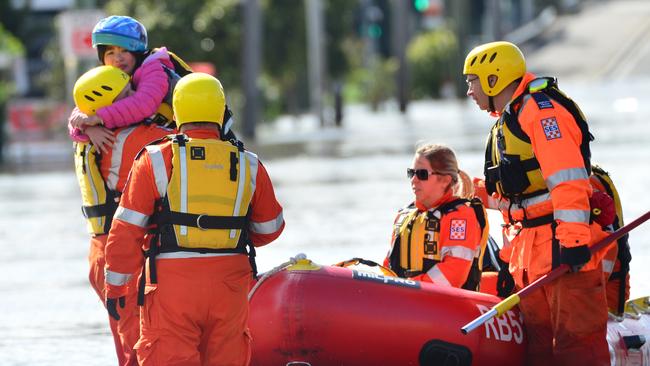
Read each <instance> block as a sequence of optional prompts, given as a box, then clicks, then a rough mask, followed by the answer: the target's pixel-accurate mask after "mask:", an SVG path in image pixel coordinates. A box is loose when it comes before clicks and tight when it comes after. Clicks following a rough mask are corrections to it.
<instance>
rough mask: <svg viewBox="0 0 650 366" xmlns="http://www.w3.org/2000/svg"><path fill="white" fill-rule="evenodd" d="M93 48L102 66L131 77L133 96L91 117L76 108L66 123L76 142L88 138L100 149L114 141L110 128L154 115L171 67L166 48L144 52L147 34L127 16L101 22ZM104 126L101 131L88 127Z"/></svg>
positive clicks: (96, 27)
mask: <svg viewBox="0 0 650 366" xmlns="http://www.w3.org/2000/svg"><path fill="white" fill-rule="evenodd" d="M92 43H93V47H96V48H97V53H98V57H99V60H100V61H101V63H102V64H104V65H110V66H115V67H117V68H119V69H121V70H122V71H124V72H125V73H127V74H129V75H131V76H132V84H133V87H134V88H135V93H133V94H132V95H131V96H129V97H127V98H124V99H122V100H120V101H118V102H115V103H113V104H112V105H110V106H107V107H103V108H100V109H99V110H97V111H96V114H95V115H93V116H87V115H86V114H84V113H82V112H81V111H79V109H77V108H75V109H74V110H73V112H72V114H71V116H70V118H69V120H68V128H69V130H70V136H71V137H72V139H73V140H75V141H88V140H89V139H90V141H91V142H93V144H95V145H96V146H97V147H98V148H99V149H100V150H105V148H107V147H108V146H110V143H112V142H113V135H112V133H111V131H109V130H112V129H115V128H119V127H124V126H128V125H132V124H135V123H139V122H141V121H143V120H144V119H146V118H148V117H151V116H153V115H154V114H155V113H156V111H157V110H158V108H159V107H160V104H161V103H162V102H163V100H164V98H165V96H166V95H167V93H168V92H169V91H170V90H169V89H170V85H169V76H168V74H167V72H168V71H166V70H165V68H167V69H168V70H170V71H171V72H173V71H172V70H174V65H173V64H172V61H171V59H170V56H169V54H168V52H167V49H166V48H164V47H163V48H160V49H158V50H156V51H155V52H150V51H148V50H147V31H146V29H145V28H144V26H143V25H142V24H140V22H138V21H137V20H135V19H133V18H131V17H127V16H115V15H114V16H110V17H108V18H104V19H102V20H100V21H99V22H98V23H97V25H96V26H95V28H94V29H93V33H92ZM97 125H103V126H104V128H101V127H97V128H89V127H90V126H97Z"/></svg>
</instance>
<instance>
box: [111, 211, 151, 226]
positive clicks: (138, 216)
mask: <svg viewBox="0 0 650 366" xmlns="http://www.w3.org/2000/svg"><path fill="white" fill-rule="evenodd" d="M113 218H115V219H116V220H120V221H124V222H128V223H129V224H133V225H135V226H139V227H147V224H148V223H149V216H147V215H145V214H143V213H140V212H138V211H134V210H129V209H128V208H124V207H122V206H118V207H117V210H115V216H113Z"/></svg>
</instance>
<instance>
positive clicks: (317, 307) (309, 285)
mask: <svg viewBox="0 0 650 366" xmlns="http://www.w3.org/2000/svg"><path fill="white" fill-rule="evenodd" d="M249 298H250V309H251V316H250V329H251V334H252V336H253V360H252V365H274V366H277V365H287V366H289V365H295V366H297V365H318V366H322V365H457V366H463V365H467V366H469V365H523V364H524V356H525V349H526V338H525V331H524V325H523V319H522V317H521V315H520V313H519V311H518V310H517V309H516V308H515V309H514V310H510V311H508V312H507V313H506V314H504V315H503V316H501V317H499V318H495V319H492V320H490V321H488V322H487V323H486V324H485V325H483V326H482V328H479V329H477V330H476V331H474V332H471V333H470V334H468V335H463V334H462V333H461V331H460V328H461V327H462V326H463V325H465V324H466V323H467V322H469V321H471V320H473V319H474V318H476V317H478V316H479V315H481V314H482V312H484V311H487V310H488V309H490V308H491V307H492V306H494V305H495V304H497V303H498V302H499V301H500V299H499V298H498V297H495V296H492V295H488V294H483V293H477V292H471V291H465V290H461V289H456V288H448V287H439V286H434V285H431V284H429V283H421V282H418V281H412V280H407V279H401V278H396V277H391V276H384V275H381V274H376V273H373V272H370V271H362V270H358V269H350V268H341V267H332V266H320V265H316V264H314V263H312V262H311V261H309V260H307V259H300V260H298V261H297V262H294V264H290V265H288V266H286V268H283V267H278V269H277V270H273V271H269V272H268V273H267V274H265V276H263V277H262V278H261V280H260V281H259V282H258V283H257V284H256V286H255V287H254V288H253V289H252V290H251V293H250V295H249ZM637 301H638V302H639V304H638V307H639V309H641V310H640V311H639V312H638V319H632V318H629V317H628V318H626V319H624V320H622V321H620V322H619V321H615V320H611V321H610V323H609V330H608V341H609V344H610V351H611V352H610V353H611V354H612V361H613V363H612V364H613V365H614V364H616V365H632V364H633V365H648V363H649V360H650V346H649V345H648V344H645V343H644V342H645V340H644V339H643V337H650V331H649V330H650V316H649V315H647V314H643V312H644V311H645V312H647V310H648V305H647V304H645V303H644V302H643V301H646V302H647V298H645V299H640V300H637ZM635 337H636V338H635ZM626 342H627V343H626Z"/></svg>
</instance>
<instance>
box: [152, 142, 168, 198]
mask: <svg viewBox="0 0 650 366" xmlns="http://www.w3.org/2000/svg"><path fill="white" fill-rule="evenodd" d="M147 152H149V157H150V158H151V166H152V168H153V176H154V179H155V181H156V188H158V195H159V196H160V198H163V197H165V196H166V195H167V183H168V182H169V178H168V177H167V168H166V167H165V161H164V160H163V156H162V152H161V151H160V146H157V145H154V146H147Z"/></svg>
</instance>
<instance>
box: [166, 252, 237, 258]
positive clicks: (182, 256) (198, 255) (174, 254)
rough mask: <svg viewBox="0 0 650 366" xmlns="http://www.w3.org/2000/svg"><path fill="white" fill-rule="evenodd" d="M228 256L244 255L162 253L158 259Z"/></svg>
mask: <svg viewBox="0 0 650 366" xmlns="http://www.w3.org/2000/svg"><path fill="white" fill-rule="evenodd" d="M227 255H242V254H241V253H196V252H172V253H160V254H158V255H156V259H177V258H205V257H224V256H227Z"/></svg>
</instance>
